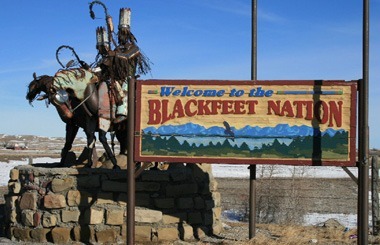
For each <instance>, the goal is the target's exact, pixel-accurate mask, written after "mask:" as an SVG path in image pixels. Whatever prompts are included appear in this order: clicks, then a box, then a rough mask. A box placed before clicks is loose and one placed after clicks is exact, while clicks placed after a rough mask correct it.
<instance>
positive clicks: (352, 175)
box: [342, 167, 358, 184]
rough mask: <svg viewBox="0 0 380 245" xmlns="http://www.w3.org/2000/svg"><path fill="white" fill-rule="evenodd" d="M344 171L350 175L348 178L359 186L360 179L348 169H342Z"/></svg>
mask: <svg viewBox="0 0 380 245" xmlns="http://www.w3.org/2000/svg"><path fill="white" fill-rule="evenodd" d="M342 169H343V170H344V172H346V173H347V174H348V176H350V178H351V179H352V180H353V181H354V182H355V183H356V184H358V178H357V177H356V176H355V175H354V174H353V173H352V172H351V171H350V170H349V169H348V168H347V167H342Z"/></svg>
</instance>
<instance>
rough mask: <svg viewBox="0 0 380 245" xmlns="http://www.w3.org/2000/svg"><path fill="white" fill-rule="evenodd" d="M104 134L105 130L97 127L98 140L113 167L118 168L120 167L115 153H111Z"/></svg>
mask: <svg viewBox="0 0 380 245" xmlns="http://www.w3.org/2000/svg"><path fill="white" fill-rule="evenodd" d="M106 134H107V132H106V131H104V130H102V129H99V141H100V142H101V143H102V145H103V147H104V150H105V151H106V154H107V157H108V158H109V159H110V160H111V162H112V164H113V169H120V167H119V166H118V165H117V161H116V158H115V155H114V154H113V153H112V150H111V148H110V146H109V145H108V142H107V137H106Z"/></svg>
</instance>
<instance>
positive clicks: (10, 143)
mask: <svg viewBox="0 0 380 245" xmlns="http://www.w3.org/2000/svg"><path fill="white" fill-rule="evenodd" d="M63 140H64V139H63V138H54V139H52V138H44V137H36V136H7V135H2V134H0V162H7V161H9V160H17V159H25V158H26V159H27V158H29V157H32V158H34V157H55V158H59V155H60V149H61V148H62V146H63ZM16 144H17V145H18V146H21V147H24V148H23V149H12V147H14V146H15V145H16ZM25 146H26V147H25ZM84 146H85V141H84V140H83V139H79V140H76V141H75V143H74V147H73V150H74V151H75V152H76V153H78V152H79V153H80V151H81V149H83V147H84ZM79 153H78V154H79ZM216 180H217V182H218V191H219V192H220V193H221V205H222V210H223V211H226V210H238V211H239V212H240V213H241V214H242V216H241V221H236V222H231V221H228V220H226V219H225V220H223V225H224V229H223V232H222V233H221V234H219V235H218V236H211V237H205V238H202V239H201V240H199V241H195V240H194V241H192V242H184V241H176V242H172V243H170V244H268V245H271V244H295V245H297V244H356V243H357V238H356V230H355V229H348V228H346V227H344V226H342V225H340V224H337V223H335V222H334V220H329V221H326V222H324V223H321V224H318V225H315V226H302V225H300V222H301V218H300V217H302V216H303V214H305V213H344V214H350V213H351V214H353V213H356V209H357V185H356V183H355V182H354V181H353V180H351V179H350V178H345V179H311V178H293V179H291V178H266V179H258V180H257V195H256V201H257V209H258V212H257V220H258V224H257V226H256V228H257V229H256V236H255V238H254V239H252V240H249V239H248V223H247V215H248V200H249V181H248V179H234V178H217V179H216ZM6 193H7V187H6V186H0V223H2V222H3V221H4V194H6ZM284 213H285V214H286V217H283V216H284V215H283V214H284ZM280 214H281V215H280ZM301 223H302V222H301ZM0 225H1V224H0ZM2 231H3V229H1V230H0V244H24V243H17V242H11V241H9V240H7V239H6V238H5V234H4V233H3V232H2ZM369 242H370V243H371V244H380V238H379V237H373V236H370V241H369ZM77 244H78V243H77ZM168 244H169V243H168Z"/></svg>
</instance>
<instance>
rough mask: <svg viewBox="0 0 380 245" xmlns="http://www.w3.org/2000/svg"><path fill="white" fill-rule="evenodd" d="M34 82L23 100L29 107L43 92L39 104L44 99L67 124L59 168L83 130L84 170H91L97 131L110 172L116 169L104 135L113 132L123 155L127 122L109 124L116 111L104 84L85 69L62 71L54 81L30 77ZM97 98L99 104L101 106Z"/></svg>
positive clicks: (34, 76) (45, 77)
mask: <svg viewBox="0 0 380 245" xmlns="http://www.w3.org/2000/svg"><path fill="white" fill-rule="evenodd" d="M33 78H34V79H33V81H32V82H30V84H29V86H28V92H27V95H26V99H27V100H28V101H29V103H32V102H33V101H34V100H35V99H36V98H37V96H39V95H40V93H42V92H43V93H44V94H43V95H41V96H39V97H38V100H43V99H47V100H48V102H49V103H51V104H53V105H54V106H55V108H56V109H57V112H58V114H59V116H60V118H61V120H62V121H63V122H65V123H66V142H65V145H64V147H63V149H62V151H61V161H60V165H59V166H63V165H64V163H65V160H66V157H67V154H68V153H69V151H70V150H71V147H72V144H73V142H74V139H75V136H76V135H77V132H78V129H79V128H83V129H84V132H85V134H86V137H87V148H88V156H87V159H88V161H87V165H86V166H87V167H91V166H92V163H93V161H92V154H93V149H94V146H95V132H96V131H98V133H99V141H100V142H101V143H102V145H103V147H104V149H105V153H106V155H107V156H108V158H109V159H110V160H111V162H112V164H113V166H114V167H113V168H114V169H119V166H118V165H117V161H116V158H115V156H114V154H113V152H112V150H111V148H110V146H109V145H108V143H107V138H106V133H107V131H110V130H114V131H115V135H116V138H117V139H118V141H119V143H120V154H126V149H127V125H126V123H127V121H126V120H124V121H121V122H113V121H112V119H113V117H112V116H111V115H112V113H113V112H114V111H115V106H114V105H113V104H114V102H113V99H112V98H113V97H112V95H111V94H112V93H111V92H110V90H109V89H108V85H107V82H105V81H100V79H99V77H98V76H97V75H96V74H95V72H92V71H90V70H87V69H84V68H72V69H67V70H61V71H59V72H57V73H56V74H55V76H53V77H52V76H47V75H43V76H39V77H37V76H36V74H33ZM110 95H111V96H110ZM99 96H100V97H101V100H102V102H100V103H99ZM107 104H108V105H107ZM101 105H103V106H101ZM107 114H108V115H107Z"/></svg>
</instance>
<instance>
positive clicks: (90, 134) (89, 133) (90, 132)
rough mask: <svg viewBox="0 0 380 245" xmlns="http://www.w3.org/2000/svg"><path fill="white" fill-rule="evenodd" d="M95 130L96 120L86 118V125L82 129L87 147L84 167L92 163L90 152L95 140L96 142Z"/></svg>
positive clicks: (91, 152) (92, 149)
mask: <svg viewBox="0 0 380 245" xmlns="http://www.w3.org/2000/svg"><path fill="white" fill-rule="evenodd" d="M95 130H96V120H94V119H93V118H86V127H85V129H84V132H85V134H86V137H87V148H88V156H87V164H86V167H92V165H93V161H92V154H93V151H94V147H95V142H96V138H95Z"/></svg>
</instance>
